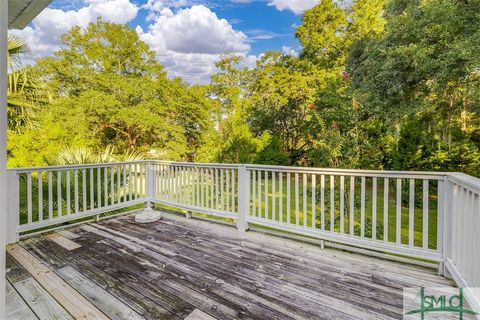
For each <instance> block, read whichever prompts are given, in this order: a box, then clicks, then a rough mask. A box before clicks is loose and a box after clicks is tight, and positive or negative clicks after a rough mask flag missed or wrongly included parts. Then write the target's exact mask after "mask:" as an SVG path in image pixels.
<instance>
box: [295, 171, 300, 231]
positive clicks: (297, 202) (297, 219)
mask: <svg viewBox="0 0 480 320" xmlns="http://www.w3.org/2000/svg"><path fill="white" fill-rule="evenodd" d="M295 224H296V225H297V227H298V226H299V225H300V195H299V190H298V173H295Z"/></svg>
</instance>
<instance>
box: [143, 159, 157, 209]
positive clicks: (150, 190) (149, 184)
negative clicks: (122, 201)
mask: <svg viewBox="0 0 480 320" xmlns="http://www.w3.org/2000/svg"><path fill="white" fill-rule="evenodd" d="M153 170H154V169H153V165H152V163H151V162H147V163H146V164H145V196H146V198H147V202H146V207H147V208H153V203H152V201H153V197H154V194H155V190H154V189H155V179H154V175H155V173H154V171H153Z"/></svg>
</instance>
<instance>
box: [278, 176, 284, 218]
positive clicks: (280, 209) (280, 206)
mask: <svg viewBox="0 0 480 320" xmlns="http://www.w3.org/2000/svg"><path fill="white" fill-rule="evenodd" d="M278 189H279V190H278V196H279V199H278V200H279V203H278V221H280V222H283V173H282V172H279V173H278Z"/></svg>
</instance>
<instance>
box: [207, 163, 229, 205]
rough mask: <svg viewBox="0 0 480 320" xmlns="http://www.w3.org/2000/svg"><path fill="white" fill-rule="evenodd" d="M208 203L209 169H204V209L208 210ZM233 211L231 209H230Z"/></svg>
mask: <svg viewBox="0 0 480 320" xmlns="http://www.w3.org/2000/svg"><path fill="white" fill-rule="evenodd" d="M209 203H210V175H209V169H208V168H205V207H206V208H208V206H209ZM232 211H233V208H232Z"/></svg>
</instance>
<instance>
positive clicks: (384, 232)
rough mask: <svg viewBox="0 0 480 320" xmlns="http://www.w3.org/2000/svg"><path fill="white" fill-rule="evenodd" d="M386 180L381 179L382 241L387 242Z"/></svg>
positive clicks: (387, 193) (387, 194)
mask: <svg viewBox="0 0 480 320" xmlns="http://www.w3.org/2000/svg"><path fill="white" fill-rule="evenodd" d="M388 184H389V181H388V178H384V179H383V241H386V242H388V196H389V192H388Z"/></svg>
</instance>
